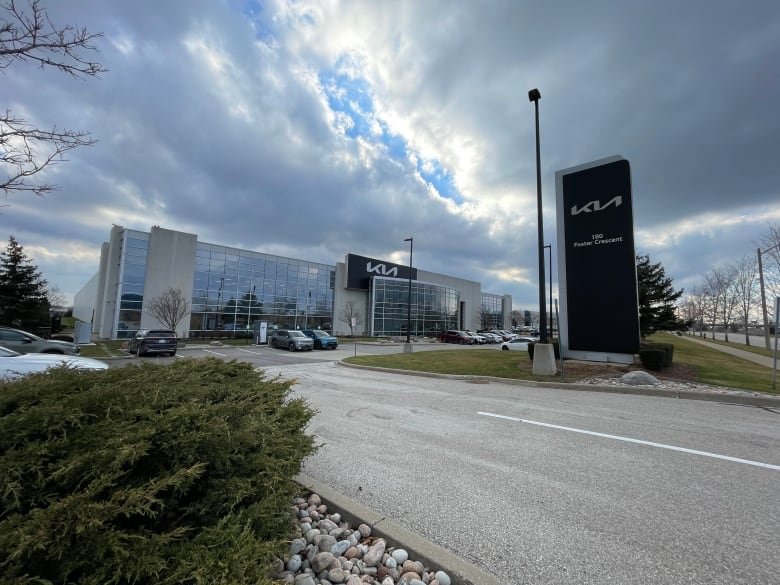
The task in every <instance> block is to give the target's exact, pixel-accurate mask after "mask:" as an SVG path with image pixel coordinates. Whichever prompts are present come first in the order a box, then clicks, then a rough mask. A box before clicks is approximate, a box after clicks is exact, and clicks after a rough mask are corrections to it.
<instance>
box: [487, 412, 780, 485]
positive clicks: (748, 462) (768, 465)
mask: <svg viewBox="0 0 780 585" xmlns="http://www.w3.org/2000/svg"><path fill="white" fill-rule="evenodd" d="M477 414H481V415H482V416H491V417H493V418H501V419H504V420H511V421H514V422H522V423H527V424H529V425H537V426H540V427H547V428H550V429H558V430H561V431H570V432H572V433H581V434H583V435H591V436H593V437H603V438H606V439H614V440H616V441H624V442H626V443H634V444H637V445H647V446H649V447H658V448H659V449H669V450H670V451H680V452H681V453H690V454H692V455H701V456H703V457H712V458H714V459H723V460H724V461H733V462H735V463H744V464H745V465H755V466H756V467H764V468H766V469H774V470H776V471H780V465H772V464H771V463H762V462H761V461H751V460H750V459H740V458H739V457H730V456H728V455H718V454H717V453H709V452H707V451H697V450H696V449H686V448H685V447H675V446H674V445H665V444H664V443H654V442H652V441H643V440H641V439H631V438H630V437H621V436H620V435H608V434H606V433H597V432H595V431H586V430H583V429H575V428H572V427H563V426H560V425H552V424H549V423H543V422H538V421H535V420H527V419H524V418H515V417H513V416H504V415H502V414H493V413H492V412H478V413H477Z"/></svg>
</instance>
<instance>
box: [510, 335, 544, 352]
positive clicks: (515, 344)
mask: <svg viewBox="0 0 780 585" xmlns="http://www.w3.org/2000/svg"><path fill="white" fill-rule="evenodd" d="M535 341H537V340H536V339H534V338H533V337H515V338H514V339H510V340H509V341H505V342H504V343H502V344H501V349H503V350H510V349H519V350H521V351H526V350H528V344H529V343H533V342H535Z"/></svg>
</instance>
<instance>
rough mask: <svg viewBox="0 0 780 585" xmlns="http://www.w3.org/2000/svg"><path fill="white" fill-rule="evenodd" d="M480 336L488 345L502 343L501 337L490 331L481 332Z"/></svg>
mask: <svg viewBox="0 0 780 585" xmlns="http://www.w3.org/2000/svg"><path fill="white" fill-rule="evenodd" d="M480 335H482V336H483V337H485V338H486V339H487V342H488V343H501V342H502V341H504V338H503V337H501V336H500V335H497V334H495V333H493V332H492V331H482V332H481V333H480Z"/></svg>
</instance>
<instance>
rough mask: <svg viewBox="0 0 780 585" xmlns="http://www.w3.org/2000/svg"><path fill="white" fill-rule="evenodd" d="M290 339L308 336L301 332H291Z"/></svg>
mask: <svg viewBox="0 0 780 585" xmlns="http://www.w3.org/2000/svg"><path fill="white" fill-rule="evenodd" d="M290 337H306V336H305V335H304V334H303V333H301V332H300V331H290Z"/></svg>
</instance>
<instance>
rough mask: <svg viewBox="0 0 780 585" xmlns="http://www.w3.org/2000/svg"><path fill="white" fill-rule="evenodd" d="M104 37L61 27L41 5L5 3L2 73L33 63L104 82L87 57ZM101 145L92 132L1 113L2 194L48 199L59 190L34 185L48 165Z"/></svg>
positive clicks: (0, 1)
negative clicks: (18, 63) (18, 64)
mask: <svg viewBox="0 0 780 585" xmlns="http://www.w3.org/2000/svg"><path fill="white" fill-rule="evenodd" d="M101 36H102V34H101V33H90V32H88V31H87V30H86V29H85V28H74V27H72V26H57V25H55V24H54V23H52V21H51V20H50V19H49V16H48V13H47V12H46V9H45V8H44V7H43V6H41V3H40V0H28V1H27V3H26V6H21V5H20V3H17V2H16V1H15V0H0V71H2V70H4V69H6V68H8V67H9V66H10V65H11V64H12V63H14V62H16V61H21V62H33V63H36V64H37V65H38V66H39V67H40V68H42V69H45V68H47V67H49V68H53V69H56V70H59V71H61V72H64V73H67V74H68V75H72V76H73V77H77V78H88V77H99V76H100V74H101V73H103V72H105V71H106V69H104V68H103V67H102V66H101V65H100V64H99V63H96V62H93V61H90V60H89V59H87V58H86V57H85V56H84V54H85V53H88V52H91V51H92V52H93V51H97V48H96V47H95V46H94V45H93V44H92V42H93V41H94V40H95V39H97V38H98V37H101ZM94 143H95V140H94V139H92V138H91V137H90V135H89V133H87V132H81V131H77V130H68V129H60V128H57V126H52V128H51V129H50V130H48V129H47V130H44V129H40V128H36V127H34V126H32V125H31V124H29V123H28V122H27V121H25V120H24V119H22V118H19V117H17V116H14V114H13V113H12V112H11V111H10V110H5V112H4V113H2V114H0V161H2V168H3V173H2V174H0V191H2V192H3V193H4V194H5V195H6V196H8V195H9V194H11V193H12V192H16V191H22V192H24V191H27V192H32V193H35V194H36V195H44V194H46V193H49V192H51V191H54V190H55V189H56V188H57V187H56V186H54V185H50V184H49V183H46V182H36V181H31V180H30V178H31V177H32V176H33V175H36V174H37V173H39V172H41V171H42V170H43V169H45V168H46V167H47V166H49V165H52V164H55V163H57V162H60V161H64V160H66V159H65V156H64V155H65V153H66V152H68V151H69V150H72V149H74V148H77V147H79V146H91V145H92V144H94Z"/></svg>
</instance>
